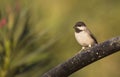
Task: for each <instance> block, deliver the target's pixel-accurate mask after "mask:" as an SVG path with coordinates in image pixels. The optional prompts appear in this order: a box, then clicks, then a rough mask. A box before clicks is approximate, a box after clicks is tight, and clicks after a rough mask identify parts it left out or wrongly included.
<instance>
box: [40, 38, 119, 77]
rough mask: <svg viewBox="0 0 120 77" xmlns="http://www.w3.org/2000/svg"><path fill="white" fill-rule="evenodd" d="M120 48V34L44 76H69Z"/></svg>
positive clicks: (82, 52)
mask: <svg viewBox="0 0 120 77" xmlns="http://www.w3.org/2000/svg"><path fill="white" fill-rule="evenodd" d="M119 50H120V36H119V37H115V38H112V39H110V40H107V41H105V42H103V43H100V44H98V45H96V46H93V47H91V48H89V49H86V50H83V51H81V52H80V53H78V54H77V55H75V56H74V57H72V58H71V59H69V60H67V61H65V62H64V63H62V64H59V65H58V66H56V67H54V68H53V69H51V70H49V71H48V72H46V73H45V74H44V75H43V76H42V77H68V76H69V75H71V74H72V73H74V72H76V71H78V70H79V69H81V68H83V67H85V66H87V65H89V64H91V63H93V62H95V61H97V60H99V59H101V58H104V57H106V56H108V55H110V54H113V53H115V52H117V51H119Z"/></svg>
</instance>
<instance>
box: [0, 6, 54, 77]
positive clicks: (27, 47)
mask: <svg viewBox="0 0 120 77" xmlns="http://www.w3.org/2000/svg"><path fill="white" fill-rule="evenodd" d="M14 8H15V7H14ZM14 8H13V7H11V6H9V7H7V8H6V9H7V13H6V15H3V14H1V15H0V16H1V18H0V77H37V76H39V75H40V74H41V73H42V72H44V71H45V70H46V69H48V67H46V66H47V65H48V64H49V63H50V61H51V59H52V58H53V57H51V56H50V53H49V52H48V49H49V48H50V47H51V46H53V45H54V44H55V42H56V40H54V38H53V40H51V39H50V40H49V41H48V37H46V39H45V38H44V36H46V35H47V30H46V31H40V32H39V33H38V32H35V31H34V30H33V29H34V28H33V27H34V26H35V25H34V26H33V24H32V23H30V11H29V10H28V9H21V10H20V9H17V8H16V9H14ZM1 11H3V10H1ZM5 12H6V11H5ZM0 13H1V12H0ZM43 39H44V40H43ZM43 67H44V69H43ZM41 70H42V71H41Z"/></svg>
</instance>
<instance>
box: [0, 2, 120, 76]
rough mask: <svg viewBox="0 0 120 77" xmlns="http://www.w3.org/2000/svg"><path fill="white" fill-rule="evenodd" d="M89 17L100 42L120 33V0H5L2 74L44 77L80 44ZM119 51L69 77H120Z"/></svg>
mask: <svg viewBox="0 0 120 77" xmlns="http://www.w3.org/2000/svg"><path fill="white" fill-rule="evenodd" d="M78 21H84V22H85V23H86V25H87V26H88V28H89V29H90V30H91V31H92V32H93V34H94V35H95V36H96V38H97V40H98V42H99V43H100V42H103V41H105V40H108V39H109V38H112V37H115V36H119V34H120V0H91V1H90V0H0V77H41V75H42V74H43V73H45V72H46V71H48V70H49V69H51V68H53V67H55V66H56V65H58V64H59V63H62V62H64V61H66V60H67V59H69V58H71V57H72V56H74V55H75V54H76V53H77V52H78V51H79V50H80V49H81V46H80V45H79V44H78V43H77V42H76V40H75V38H74V30H73V26H74V24H75V23H76V22H78ZM119 65H120V52H117V53H115V54H113V55H111V56H108V57H106V58H104V59H101V60H99V61H97V62H95V63H93V64H91V65H89V66H86V67H85V68H83V69H81V70H79V71H77V72H76V73H74V74H72V75H71V76H70V77H96V76H97V77H113V76H114V77H120V72H119V71H120V70H119V69H120V66H119Z"/></svg>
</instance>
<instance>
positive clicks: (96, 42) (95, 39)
mask: <svg viewBox="0 0 120 77" xmlns="http://www.w3.org/2000/svg"><path fill="white" fill-rule="evenodd" d="M87 32H88V33H89V34H90V36H91V37H92V38H93V39H94V41H95V43H96V44H98V42H97V40H96V38H95V36H94V35H93V34H92V33H91V32H90V30H89V29H88V31H87Z"/></svg>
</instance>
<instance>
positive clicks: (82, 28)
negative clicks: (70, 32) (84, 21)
mask: <svg viewBox="0 0 120 77" xmlns="http://www.w3.org/2000/svg"><path fill="white" fill-rule="evenodd" d="M77 28H78V29H79V30H85V29H86V27H84V26H81V27H77Z"/></svg>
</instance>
